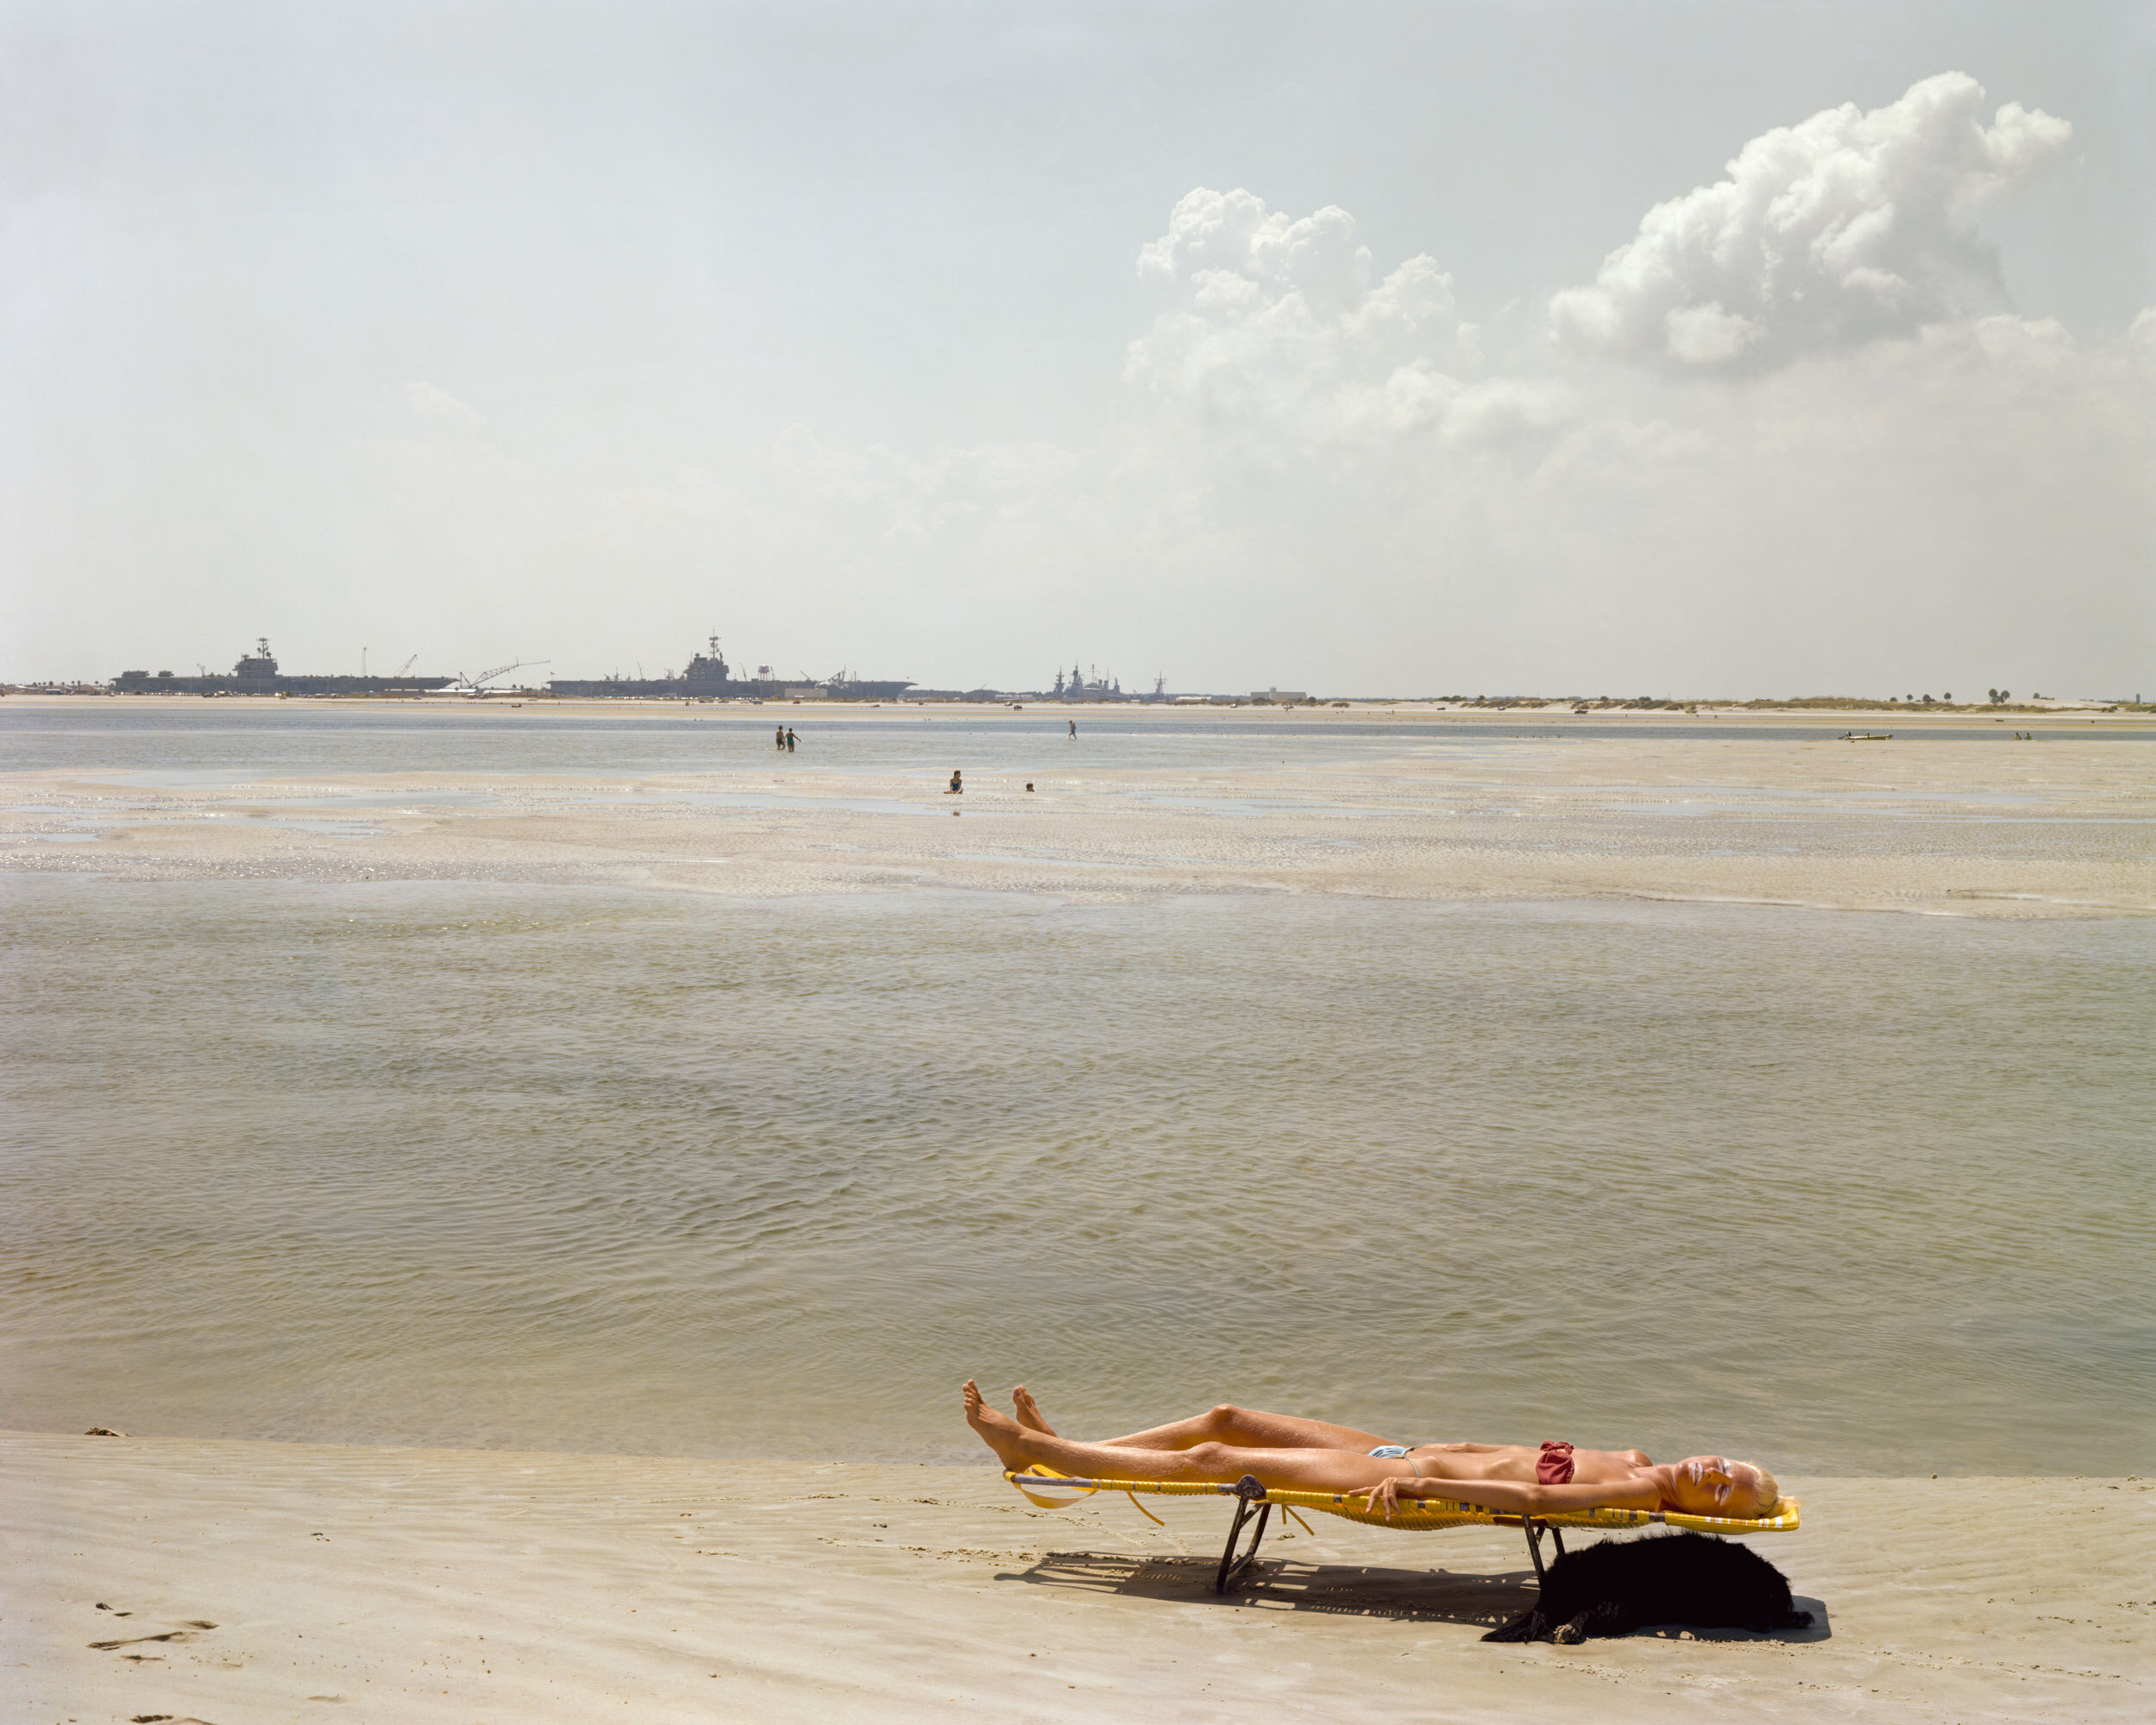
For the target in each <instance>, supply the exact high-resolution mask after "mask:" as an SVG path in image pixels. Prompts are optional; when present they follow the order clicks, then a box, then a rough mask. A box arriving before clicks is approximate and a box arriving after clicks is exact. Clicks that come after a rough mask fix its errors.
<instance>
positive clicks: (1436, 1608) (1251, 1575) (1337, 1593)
mask: <svg viewBox="0 0 2156 1725" xmlns="http://www.w3.org/2000/svg"><path fill="white" fill-rule="evenodd" d="M1218 1568H1219V1564H1218V1560H1217V1559H1216V1558H1195V1557H1193V1558H1134V1557H1128V1556H1122V1555H1116V1554H1109V1553H1104V1552H1049V1553H1048V1554H1047V1556H1046V1557H1044V1558H1041V1560H1040V1562H1039V1563H1037V1564H1034V1566H1033V1567H1032V1568H1031V1569H1029V1570H1023V1571H1017V1572H1015V1573H1014V1572H1011V1571H1005V1572H1004V1573H1003V1574H1001V1575H999V1576H997V1577H996V1580H998V1581H1022V1582H1026V1583H1030V1584H1032V1585H1034V1586H1036V1587H1059V1588H1069V1589H1072V1590H1076V1591H1078V1592H1081V1593H1115V1594H1122V1595H1126V1596H1130V1597H1134V1598H1139V1599H1160V1600H1180V1601H1183V1602H1186V1603H1196V1604H1210V1603H1218V1604H1222V1605H1243V1606H1248V1605H1257V1606H1263V1607H1265V1608H1267V1609H1270V1610H1274V1611H1281V1610H1285V1611H1323V1612H1329V1613H1331V1614H1333V1615H1336V1616H1348V1617H1387V1618H1393V1619H1397V1620H1399V1621H1402V1622H1416V1623H1458V1624H1461V1625H1463V1626H1465V1627H1469V1628H1474V1629H1494V1628H1496V1627H1498V1625H1499V1624H1500V1623H1504V1622H1505V1621H1508V1620H1510V1619H1511V1618H1512V1617H1513V1616H1515V1615H1518V1613H1520V1612H1522V1611H1524V1610H1526V1609H1528V1607H1530V1606H1531V1605H1532V1604H1534V1602H1535V1601H1536V1599H1537V1597H1538V1596H1539V1590H1538V1589H1537V1587H1536V1585H1535V1577H1534V1572H1533V1571H1531V1570H1514V1571H1508V1572H1506V1573H1505V1574H1502V1575H1463V1574H1458V1573H1455V1571H1451V1570H1407V1569H1390V1568H1384V1567H1380V1566H1378V1565H1375V1564H1310V1563H1299V1562H1296V1561H1294V1560H1292V1559H1287V1560H1274V1559H1268V1558H1260V1560H1259V1561H1258V1562H1256V1563H1254V1564H1252V1565H1251V1566H1250V1567H1249V1568H1248V1570H1246V1571H1243V1574H1242V1577H1241V1579H1240V1580H1239V1581H1238V1582H1237V1583H1235V1586H1234V1587H1232V1588H1231V1589H1230V1590H1229V1591H1228V1592H1227V1593H1226V1594H1225V1595H1221V1594H1216V1593H1215V1592H1214V1591H1213V1576H1214V1574H1215V1572H1216V1571H1217V1569H1218ZM1796 1603H1797V1606H1798V1608H1799V1609H1801V1610H1807V1611H1809V1612H1810V1613H1811V1614H1812V1627H1810V1628H1808V1629H1782V1630H1776V1631H1772V1632H1767V1633H1762V1632H1760V1631H1757V1630H1751V1629H1691V1628H1686V1627H1683V1626H1682V1625H1681V1624H1660V1625H1654V1626H1650V1627H1645V1628H1642V1629H1638V1630H1636V1631H1635V1632H1634V1634H1636V1635H1637V1636H1642V1637H1649V1638H1652V1639H1654V1640H1665V1641H1675V1640H1694V1641H1782V1642H1788V1643H1792V1644H1801V1643H1805V1642H1810V1641H1824V1640H1828V1639H1830V1638H1831V1637H1832V1634H1833V1633H1834V1632H1833V1630H1832V1627H1831V1626H1830V1625H1829V1623H1828V1621H1827V1615H1826V1605H1825V1603H1824V1602H1821V1601H1820V1600H1816V1599H1806V1598H1799V1599H1798V1600H1797V1602H1796Z"/></svg>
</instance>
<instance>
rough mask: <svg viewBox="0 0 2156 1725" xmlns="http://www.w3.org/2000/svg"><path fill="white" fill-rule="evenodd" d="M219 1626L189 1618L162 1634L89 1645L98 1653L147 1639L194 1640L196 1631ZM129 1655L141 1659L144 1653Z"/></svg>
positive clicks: (202, 1619)
mask: <svg viewBox="0 0 2156 1725" xmlns="http://www.w3.org/2000/svg"><path fill="white" fill-rule="evenodd" d="M116 1615H121V1616H130V1615H133V1614H132V1613H129V1612H122V1613H118V1614H116ZM216 1627H217V1625H216V1624H214V1623H212V1622H210V1621H208V1620H207V1619H205V1618H201V1617H194V1618H190V1619H189V1620H188V1621H187V1623H186V1625H185V1627H183V1628H179V1629H167V1631H166V1632H165V1633H164V1634H161V1635H128V1636H124V1637H123V1638H122V1639H121V1640H117V1641H92V1642H91V1643H90V1644H89V1645H90V1646H91V1647H93V1648H95V1649H96V1650H97V1652H98V1653H110V1652H112V1651H113V1649H114V1648H116V1647H135V1646H141V1644H142V1643H143V1642H145V1641H192V1640H194V1639H195V1632H196V1631H198V1630H202V1629H214V1628H216ZM128 1657H129V1659H140V1658H141V1657H142V1655H141V1654H140V1653H129V1655H128Z"/></svg>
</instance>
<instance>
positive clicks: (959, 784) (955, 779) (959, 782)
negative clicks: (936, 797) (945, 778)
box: [943, 772, 965, 796]
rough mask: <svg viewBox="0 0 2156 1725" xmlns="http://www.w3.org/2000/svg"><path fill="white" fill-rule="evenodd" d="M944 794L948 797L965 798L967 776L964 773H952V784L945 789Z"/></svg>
mask: <svg viewBox="0 0 2156 1725" xmlns="http://www.w3.org/2000/svg"><path fill="white" fill-rule="evenodd" d="M943 794H944V795H945V796H965V775H964V774H963V773H957V772H954V773H952V775H951V783H950V784H949V785H948V786H946V788H945V790H944V793H943Z"/></svg>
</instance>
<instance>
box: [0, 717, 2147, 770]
mask: <svg viewBox="0 0 2156 1725" xmlns="http://www.w3.org/2000/svg"><path fill="white" fill-rule="evenodd" d="M871 712H873V713H874V714H875V715H876V716H868V715H869V714H870V713H871ZM1071 716H1072V715H1071V714H1070V712H1069V710H1068V709H1066V708H1039V709H1037V710H1035V709H1028V710H1027V711H1025V712H1023V713H1009V712H1004V713H998V714H993V715H990V714H977V713H969V712H966V711H965V710H964V709H957V710H955V711H953V710H949V709H946V710H944V711H927V710H924V709H921V708H877V709H862V710H861V711H858V712H855V713H852V714H850V715H848V716H847V717H845V718H844V719H832V720H828V721H821V715H820V714H818V713H817V711H816V709H814V708H807V709H804V708H793V707H767V708H732V707H711V708H695V709H691V708H686V707H683V708H676V709H673V710H670V711H669V712H667V713H665V714H653V715H650V716H643V717H635V718H629V717H622V716H602V715H597V714H590V713H585V714H578V713H575V712H571V713H568V714H563V713H560V712H556V711H552V710H550V709H549V708H544V707H541V706H536V705H534V706H526V707H522V708H511V707H509V706H507V705H506V704H504V703H499V702H477V703H463V702H452V703H450V704H449V706H448V707H447V708H443V707H433V708H420V707H395V706H380V707H375V706H368V705H358V704H355V703H351V702H320V703H317V702H305V701H298V702H294V701H281V702H280V701H262V702H224V703H217V704H214V705H211V706H207V707H204V706H198V705H193V704H189V705H185V706H182V705H174V706H173V707H171V708H163V707H162V706H161V705H154V706H149V707H143V706H141V705H135V704H132V703H130V704H128V705H125V706H123V705H119V704H114V705H112V706H110V707H107V706H104V705H101V704H99V703H97V702H91V701H85V702H83V703H82V704H81V705H80V706H69V707H65V708H60V707H53V706H35V707H20V708H8V707H6V706H5V705H4V704H0V762H4V763H5V765H7V766H9V767H10V768H13V769H15V770H18V771H41V770H51V769H66V768H89V769H98V770H106V771H114V770H116V771H125V772H128V773H129V774H131V775H133V776H135V778H137V781H138V782H140V783H142V784H161V785H166V786H190V785H212V784H245V783H247V782H248V781H249V780H250V779H251V778H255V777H256V776H258V775H261V774H267V773H270V772H277V773H294V772H322V773H346V772H525V773H560V774H570V775H581V774H594V773H597V774H611V773H629V774H642V773H651V772H699V771H718V770H724V769H732V768H738V767H740V766H742V765H754V764H756V763H757V762H759V761H770V762H774V764H775V765H781V766H783V770H784V771H788V772H792V773H797V774H803V775H813V774H815V773H818V772H820V771H845V772H880V771H906V772H921V773H929V774H940V773H948V772H949V771H951V770H952V767H954V766H956V767H961V768H963V769H964V770H965V771H967V772H969V773H973V772H983V773H986V772H1001V773H1015V774H1024V773H1028V772H1043V771H1050V770H1060V769H1063V768H1065V767H1074V768H1082V767H1089V766H1101V765H1116V766H1119V767H1131V768H1147V767H1156V766H1172V767H1176V768H1191V767H1206V766H1218V767H1226V768H1245V767H1248V766H1251V765H1273V764H1274V763H1273V762H1271V761H1268V760H1267V759H1266V745H1267V743H1268V742H1271V741H1273V740H1278V741H1279V743H1281V744H1282V745H1283V746H1284V751H1283V753H1282V755H1281V757H1280V758H1279V764H1281V765H1285V764H1287V763H1288V761H1289V760H1291V759H1292V761H1293V762H1294V763H1295V764H1297V765H1325V764H1329V763H1333V762H1368V761H1374V760H1386V759H1403V758H1406V759H1412V758H1415V757H1417V756H1426V755H1430V754H1441V755H1443V756H1445V757H1447V758H1449V759H1474V758H1475V757H1477V756H1487V757H1490V758H1492V759H1497V758H1499V757H1501V756H1502V755H1503V754H1504V752H1505V751H1506V750H1507V748H1508V747H1510V746H1512V745H1515V744H1518V743H1532V744H1535V745H1537V746H1547V745H1549V744H1551V743H1592V742H1595V741H1600V740H1612V739H1636V738H1637V737H1639V736H1640V735H1641V734H1642V730H1643V727H1642V726H1641V725H1640V724H1639V723H1638V722H1637V721H1634V722H1633V723H1631V724H1625V723H1622V722H1611V721H1600V722H1598V721H1594V720H1590V719H1566V720H1564V721H1562V722H1556V721H1549V720H1548V719H1538V720H1536V721H1513V722H1512V723H1510V724H1507V723H1505V721H1503V720H1500V719H1496V718H1492V719H1489V720H1487V721H1486V720H1474V721H1470V720H1463V719H1460V718H1457V717H1449V718H1447V719H1445V720H1443V721H1435V720H1430V719H1412V720H1401V721H1384V720H1378V719H1373V718H1370V717H1368V716H1366V715H1358V716H1356V717H1354V718H1352V719H1351V718H1348V717H1347V716H1345V715H1343V716H1342V717H1340V718H1337V719H1334V718H1328V717H1325V716H1323V715H1312V716H1308V717H1303V716H1297V717H1290V716H1289V715H1287V714H1285V713H1276V714H1271V715H1267V714H1264V713H1260V712H1258V711H1254V710H1250V711H1239V710H1236V709H1230V710H1229V711H1228V712H1227V713H1217V712H1210V713H1205V714H1203V715H1200V714H1179V713H1176V712H1173V711H1172V710H1160V709H1155V710H1153V711H1151V712H1145V713H1123V714H1117V713H1116V712H1114V711H1113V710H1111V709H1105V708H1103V709H1099V710H1097V711H1093V710H1084V709H1082V710H1080V711H1079V712H1078V715H1077V721H1076V722H1077V724H1078V736H1077V737H1076V738H1075V739H1074V738H1072V737H1071V736H1070V735H1069V733H1067V731H1066V730H1065V725H1066V724H1067V723H1068V722H1070V721H1071ZM2018 722H2021V723H2023V724H2027V723H2030V722H2037V723H2039V724H2040V727H2042V728H2044V729H2045V730H2046V733H2047V734H2051V733H2056V734H2057V735H2059V736H2061V737H2071V738H2072V739H2074V740H2077V741H2086V740H2093V739H2097V738H2101V739H2103V740H2106V741H2120V742H2129V743H2132V742H2141V743H2146V742H2149V741H2152V740H2156V729H2150V728H2148V727H2123V728H2121V727H2115V726H2112V725H2110V724H2102V723H2100V724H2097V725H2091V724H2090V722H2089V721H2087V720H2085V719H2084V720H2081V721H2075V722H2072V723H2071V725H2069V724H2067V723H2066V722H2065V721H2058V722H2057V723H2055V724H2053V723H2047V722H2046V721H2027V720H2021V721H2018ZM781 725H790V726H792V727H795V730H796V731H797V732H798V733H800V740H801V746H800V748H799V749H798V750H797V751H796V752H795V753H793V754H791V755H783V756H782V755H779V754H778V752H777V751H776V750H774V749H773V748H772V746H771V733H772V731H773V730H774V729H775V728H776V727H778V726H781ZM1648 734H1651V735H1653V736H1656V737H1661V738H1667V739H1669V740H1728V741H1738V742H1801V743H1805V744H1807V745H1817V746H1820V747H1826V746H1829V745H1830V744H1831V745H1832V746H1834V747H1836V748H1840V747H1842V745H1841V744H1840V743H1839V740H1837V733H1835V732H1833V731H1832V730H1830V729H1827V728H1825V727H1823V726H1822V725H1819V724H1813V725H1788V726H1767V725H1759V724H1757V723H1746V724H1726V723H1725V724H1716V723H1713V721H1707V720H1695V721H1684V722H1678V721H1656V723H1655V724H1654V725H1653V727H1652V728H1651V731H1650V732H1649V733H1648ZM1970 740H1977V741H1983V742H1996V743H1998V744H1999V745H2000V746H2002V747H2005V748H2011V747H2013V746H2015V745H2014V743H2013V741H2012V739H2011V737H2010V736H2009V735H2008V733H2006V732H2005V731H2002V729H2000V728H1999V727H1996V726H1992V725H1989V724H1983V723H1976V722H1972V723H1971V724H1969V725H1966V726H1954V727H1945V726H1937V727H1933V726H1924V727H1916V728H1914V729H1911V730H1909V731H1908V732H1907V733H1902V734H1898V735H1897V741H1898V742H1909V743H1914V744H1917V745H1923V744H1925V743H1929V742H1940V741H1970ZM2021 746H2022V747H2029V746H2038V747H2040V746H2041V744H2035V745H2027V744H2024V745H2021ZM775 758H776V759H775Z"/></svg>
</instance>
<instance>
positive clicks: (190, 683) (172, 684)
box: [112, 638, 452, 695]
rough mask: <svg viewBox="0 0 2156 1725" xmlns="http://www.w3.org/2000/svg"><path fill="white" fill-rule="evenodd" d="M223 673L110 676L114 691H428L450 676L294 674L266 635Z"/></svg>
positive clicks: (132, 672)
mask: <svg viewBox="0 0 2156 1725" xmlns="http://www.w3.org/2000/svg"><path fill="white" fill-rule="evenodd" d="M451 680H452V679H450V678H449V677H347V676H342V675H335V674H332V675H328V676H321V677H316V676H299V677H294V676H292V675H289V674H287V673H286V672H283V671H280V670H278V668H277V661H276V659H275V658H273V657H272V656H271V653H270V651H269V642H268V640H267V638H262V639H257V640H256V641H255V652H253V653H251V654H247V655H244V656H242V658H241V659H240V661H239V663H238V664H235V665H234V666H233V667H232V670H231V672H230V674H229V676H224V677H216V676H211V677H175V676H174V675H173V673H172V672H171V671H169V670H160V671H159V672H157V673H156V674H155V675H154V676H153V675H152V674H151V673H150V672H148V671H147V670H123V671H122V672H121V673H120V674H119V676H117V677H114V678H113V679H112V692H113V693H114V694H115V695H424V694H425V693H426V691H427V690H429V689H443V688H446V687H447V686H448V685H449V683H450V682H451Z"/></svg>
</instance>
